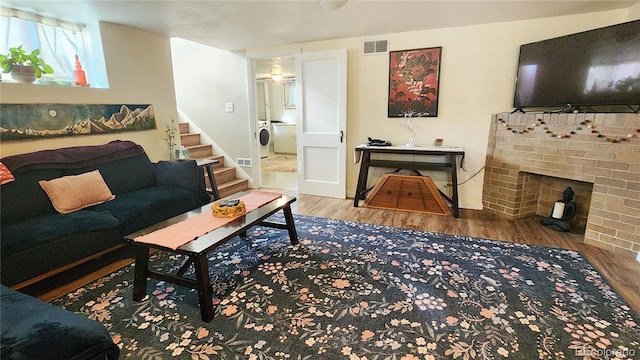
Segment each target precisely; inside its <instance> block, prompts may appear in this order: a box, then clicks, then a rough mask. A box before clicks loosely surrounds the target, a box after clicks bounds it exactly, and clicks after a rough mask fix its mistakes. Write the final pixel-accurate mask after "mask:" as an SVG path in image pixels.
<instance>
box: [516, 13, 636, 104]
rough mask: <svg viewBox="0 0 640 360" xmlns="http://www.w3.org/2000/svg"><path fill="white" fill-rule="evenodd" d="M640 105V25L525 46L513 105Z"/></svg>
mask: <svg viewBox="0 0 640 360" xmlns="http://www.w3.org/2000/svg"><path fill="white" fill-rule="evenodd" d="M599 105H630V106H631V105H640V20H636V21H631V22H626V23H622V24H618V25H613V26H608V27H604V28H600V29H595V30H590V31H585V32H581V33H577V34H572V35H566V36H561V37H557V38H553V39H548V40H542V41H538V42H534V43H530V44H524V45H521V46H520V58H519V61H518V74H517V78H516V87H515V95H514V99H513V106H514V107H515V108H516V109H523V108H527V107H555V106H562V107H567V106H568V107H581V106H586V107H589V106H599Z"/></svg>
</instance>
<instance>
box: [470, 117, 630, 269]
mask: <svg viewBox="0 0 640 360" xmlns="http://www.w3.org/2000/svg"><path fill="white" fill-rule="evenodd" d="M581 123H582V124H583V125H581ZM577 128H581V129H577ZM638 129H640V114H616V113H609V114H604V113H598V114H593V113H589V114H584V113H580V114H541V113H527V114H520V113H517V114H509V113H503V114H496V115H493V116H492V119H491V131H490V135H489V144H488V149H487V163H486V169H485V178H484V189H483V196H482V201H483V205H484V207H485V208H486V209H490V210H491V211H494V212H496V213H498V214H500V215H502V216H505V217H508V218H513V219H516V218H522V217H526V216H530V215H533V214H535V213H536V210H535V203H537V202H538V201H539V199H538V198H537V196H534V195H532V194H534V192H535V191H533V190H532V187H534V186H537V185H536V181H532V178H533V177H535V176H537V175H543V176H549V177H554V178H560V179H569V180H576V181H581V182H585V183H590V184H593V192H592V194H591V200H590V204H589V206H588V208H589V210H588V216H587V217H586V230H585V236H584V242H585V243H587V244H591V245H594V246H598V247H601V248H606V249H609V250H613V251H616V252H621V253H625V254H628V255H629V256H633V257H634V258H635V257H636V253H637V252H639V251H640V133H637V132H636V131H637V130H638ZM572 131H573V132H574V134H571V132H572ZM629 134H632V135H633V137H632V138H628V135H629ZM598 135H600V136H598ZM623 138H626V140H627V141H620V140H621V139H623ZM607 139H609V141H607ZM612 140H616V141H618V142H613V141H612Z"/></svg>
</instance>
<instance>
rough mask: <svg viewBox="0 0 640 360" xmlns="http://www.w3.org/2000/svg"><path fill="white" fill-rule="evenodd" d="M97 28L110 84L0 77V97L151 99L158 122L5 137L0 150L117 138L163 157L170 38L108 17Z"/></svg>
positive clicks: (169, 101) (171, 98)
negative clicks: (84, 132)
mask: <svg viewBox="0 0 640 360" xmlns="http://www.w3.org/2000/svg"><path fill="white" fill-rule="evenodd" d="M100 31H101V33H102V44H103V47H104V53H105V62H106V65H107V74H108V75H109V86H110V88H109V89H91V88H72V87H62V86H42V85H32V84H13V83H0V103H22V104H29V103H39V104H43V103H44V104H46V103H62V104H151V105H153V108H154V111H155V115H156V123H157V127H158V128H157V129H156V130H149V131H138V132H125V133H118V134H112V135H89V136H73V137H64V138H56V139H51V140H20V141H4V142H2V143H1V144H0V155H1V156H8V155H13V154H20V153H25V152H31V151H37V150H44V149H55V148H59V147H66V146H76V145H98V144H105V143H107V142H109V141H112V140H115V139H121V140H132V141H135V142H136V143H138V144H140V145H142V147H143V148H144V149H145V150H146V152H147V154H148V155H149V157H150V158H151V160H153V161H157V160H160V159H166V158H168V150H167V148H166V145H165V141H164V140H163V138H164V123H165V122H166V121H169V120H170V118H171V117H174V118H176V119H177V113H176V101H175V93H174V87H173V74H172V72H171V57H170V53H171V47H170V41H169V39H168V38H165V37H162V36H157V35H154V34H151V33H147V32H142V31H138V30H135V29H132V28H128V27H124V26H119V25H115V24H110V23H102V24H101V26H100ZM0 111H1V109H0Z"/></svg>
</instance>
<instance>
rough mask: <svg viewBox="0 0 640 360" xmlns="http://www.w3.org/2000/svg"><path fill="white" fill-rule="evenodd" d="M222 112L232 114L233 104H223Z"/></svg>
mask: <svg viewBox="0 0 640 360" xmlns="http://www.w3.org/2000/svg"><path fill="white" fill-rule="evenodd" d="M224 111H225V112H228V113H232V112H233V103H232V102H228V103H224Z"/></svg>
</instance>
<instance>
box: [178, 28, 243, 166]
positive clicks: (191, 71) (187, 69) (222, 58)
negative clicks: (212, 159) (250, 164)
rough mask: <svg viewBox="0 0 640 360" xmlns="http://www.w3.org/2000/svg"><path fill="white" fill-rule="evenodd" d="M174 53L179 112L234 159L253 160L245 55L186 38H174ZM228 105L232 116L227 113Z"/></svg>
mask: <svg viewBox="0 0 640 360" xmlns="http://www.w3.org/2000/svg"><path fill="white" fill-rule="evenodd" d="M171 52H172V57H173V63H174V66H173V71H174V78H175V89H176V101H177V105H178V109H179V110H180V111H181V112H183V113H184V114H186V116H187V117H188V120H190V121H193V122H194V123H195V124H196V125H197V126H198V127H199V128H200V130H202V131H203V133H205V134H206V135H207V136H208V137H209V138H211V139H212V140H213V142H214V143H215V145H216V146H219V147H220V148H222V149H223V150H224V152H225V153H226V154H227V155H229V157H230V158H231V159H232V160H235V159H237V158H239V157H241V158H251V136H253V135H252V133H251V128H250V125H249V107H248V97H247V91H248V90H247V68H246V66H247V65H246V62H245V58H244V54H238V53H233V52H229V51H225V50H220V49H217V48H212V47H209V46H204V45H201V44H198V43H196V42H192V41H188V40H184V39H171ZM228 102H231V103H233V104H234V108H235V110H234V112H232V113H228V112H225V103H228ZM185 120H186V119H185ZM221 155H223V154H221ZM245 170H246V168H245ZM250 173H251V172H250V171H249V175H250Z"/></svg>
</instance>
